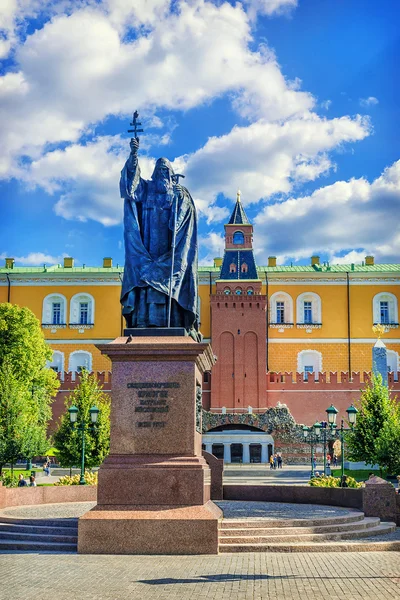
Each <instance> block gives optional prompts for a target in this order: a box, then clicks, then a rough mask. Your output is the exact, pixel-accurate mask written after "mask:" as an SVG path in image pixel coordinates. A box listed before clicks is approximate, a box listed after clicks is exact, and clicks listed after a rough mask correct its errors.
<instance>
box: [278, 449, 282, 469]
mask: <svg viewBox="0 0 400 600" xmlns="http://www.w3.org/2000/svg"><path fill="white" fill-rule="evenodd" d="M277 459H278V469H282V455H281V454H280V453H278V456H277Z"/></svg>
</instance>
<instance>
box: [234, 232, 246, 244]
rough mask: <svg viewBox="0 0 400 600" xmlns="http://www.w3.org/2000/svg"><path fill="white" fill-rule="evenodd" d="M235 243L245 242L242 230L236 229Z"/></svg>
mask: <svg viewBox="0 0 400 600" xmlns="http://www.w3.org/2000/svg"><path fill="white" fill-rule="evenodd" d="M233 243H234V244H244V235H243V232H242V231H235V233H234V234H233Z"/></svg>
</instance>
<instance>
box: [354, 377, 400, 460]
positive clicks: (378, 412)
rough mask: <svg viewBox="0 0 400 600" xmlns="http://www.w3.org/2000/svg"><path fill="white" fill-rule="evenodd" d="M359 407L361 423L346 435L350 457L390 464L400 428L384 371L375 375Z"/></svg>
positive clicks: (362, 396) (363, 392)
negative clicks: (384, 377)
mask: <svg viewBox="0 0 400 600" xmlns="http://www.w3.org/2000/svg"><path fill="white" fill-rule="evenodd" d="M357 408H358V409H359V413H358V415H357V427H356V429H355V430H354V431H353V432H351V433H349V434H347V436H346V449H347V455H348V457H349V459H350V460H353V461H356V462H357V461H365V462H366V464H367V465H371V466H372V465H375V464H379V465H380V466H381V467H386V466H388V462H387V461H388V460H390V461H391V460H392V459H391V458H390V457H389V454H391V453H390V452H389V454H388V451H389V446H390V445H391V444H392V443H393V444H395V443H396V439H395V437H397V440H398V439H399V435H400V431H399V426H398V417H397V420H396V404H395V401H394V400H392V399H391V398H390V396H389V390H388V388H387V387H386V386H385V385H383V382H382V377H381V375H378V376H375V375H374V376H373V377H372V381H371V385H367V386H366V388H365V389H364V390H363V391H362V393H361V398H360V402H359V405H358V407H357ZM397 412H398V410H397ZM396 421H397V425H396ZM396 431H397V434H396ZM393 436H395V437H393Z"/></svg>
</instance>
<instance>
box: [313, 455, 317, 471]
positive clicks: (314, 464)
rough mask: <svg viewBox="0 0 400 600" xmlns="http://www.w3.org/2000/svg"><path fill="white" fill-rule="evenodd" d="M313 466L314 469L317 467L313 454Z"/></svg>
mask: <svg viewBox="0 0 400 600" xmlns="http://www.w3.org/2000/svg"><path fill="white" fill-rule="evenodd" d="M313 467H314V470H315V469H316V468H317V459H316V458H315V456H314V458H313Z"/></svg>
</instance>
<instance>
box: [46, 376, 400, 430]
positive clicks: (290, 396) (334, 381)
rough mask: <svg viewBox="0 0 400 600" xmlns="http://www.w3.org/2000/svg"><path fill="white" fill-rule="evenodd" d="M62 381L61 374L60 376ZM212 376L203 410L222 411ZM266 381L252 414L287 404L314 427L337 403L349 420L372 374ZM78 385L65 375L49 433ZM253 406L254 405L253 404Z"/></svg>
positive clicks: (107, 384)
mask: <svg viewBox="0 0 400 600" xmlns="http://www.w3.org/2000/svg"><path fill="white" fill-rule="evenodd" d="M96 375H97V378H98V379H99V382H100V383H101V384H102V385H103V391H104V392H107V393H109V392H111V388H112V375H111V372H108V373H104V372H102V373H100V372H98V373H96ZM397 375H398V377H397V379H398V380H397V381H395V377H394V374H393V373H389V376H388V383H389V389H391V390H392V391H393V393H394V394H397V396H398V399H399V400H400V381H399V379H400V373H398V374H397ZM59 377H60V378H61V374H59ZM212 377H213V376H212V375H211V374H209V373H208V374H206V376H205V382H204V384H203V408H205V409H206V410H210V408H211V410H212V412H219V413H220V412H221V410H222V409H221V408H213V405H212V392H211V388H212V384H211V379H212ZM264 377H265V379H264V381H265V388H264V389H265V398H266V401H265V405H263V406H259V407H256V406H252V412H253V413H261V412H264V411H265V410H266V409H267V408H269V407H274V406H276V405H277V404H278V403H279V402H280V403H281V404H286V405H287V407H288V409H289V411H290V412H291V414H292V415H293V418H294V419H295V421H296V422H297V423H300V424H307V425H311V424H312V423H314V422H315V420H316V419H318V420H319V421H320V420H323V419H324V418H325V410H326V409H327V408H328V406H330V404H334V405H335V406H336V408H337V409H338V410H339V414H338V420H339V419H340V418H341V417H344V418H346V408H348V407H349V405H350V404H351V403H352V402H354V401H356V400H358V399H359V398H360V390H361V389H363V388H364V387H365V385H366V383H367V382H368V381H370V377H371V374H370V373H366V372H364V373H362V374H360V373H353V374H352V378H351V380H350V378H349V375H348V373H345V372H342V373H319V376H318V381H315V377H314V374H312V373H310V374H309V376H308V381H304V376H303V373H266V374H264ZM78 384H79V373H64V374H63V379H62V380H61V385H60V388H59V391H58V394H57V396H56V399H55V401H54V403H53V421H52V423H51V425H50V430H51V431H54V429H55V427H56V423H57V420H58V418H59V417H60V415H61V414H62V413H63V412H64V411H65V406H64V403H65V399H66V397H67V396H68V395H69V393H70V392H71V391H73V390H74V389H75V388H76V386H77V385H78ZM244 404H245V405H244V406H243V407H238V408H237V409H236V410H233V411H232V410H227V412H230V413H231V412H237V413H238V414H240V413H243V412H247V410H248V408H247V407H248V405H249V404H250V403H249V402H246V398H245V402H244ZM250 406H251V404H250Z"/></svg>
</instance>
